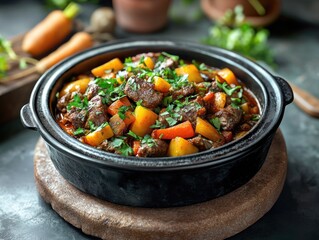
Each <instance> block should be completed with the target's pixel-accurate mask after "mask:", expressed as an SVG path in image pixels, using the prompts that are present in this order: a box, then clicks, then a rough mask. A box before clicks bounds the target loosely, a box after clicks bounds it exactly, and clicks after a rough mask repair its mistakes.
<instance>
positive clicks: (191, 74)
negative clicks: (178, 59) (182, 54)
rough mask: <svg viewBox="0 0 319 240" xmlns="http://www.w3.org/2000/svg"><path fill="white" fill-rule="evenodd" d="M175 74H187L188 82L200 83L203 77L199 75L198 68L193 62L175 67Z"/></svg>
mask: <svg viewBox="0 0 319 240" xmlns="http://www.w3.org/2000/svg"><path fill="white" fill-rule="evenodd" d="M175 72H176V74H177V75H179V76H181V75H188V81H189V82H195V83H200V82H203V81H204V79H203V78H202V76H201V75H200V72H199V70H198V68H197V67H196V66H195V65H194V64H188V65H184V66H181V67H179V68H176V69H175Z"/></svg>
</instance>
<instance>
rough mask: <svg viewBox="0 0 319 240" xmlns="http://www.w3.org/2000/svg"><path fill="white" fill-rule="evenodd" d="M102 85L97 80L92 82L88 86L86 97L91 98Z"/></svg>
mask: <svg viewBox="0 0 319 240" xmlns="http://www.w3.org/2000/svg"><path fill="white" fill-rule="evenodd" d="M99 90H100V87H99V86H98V85H97V84H96V83H95V82H93V81H92V82H90V83H89V85H88V88H87V89H86V97H87V99H88V100H91V99H92V98H93V97H94V96H96V95H97V94H98V92H99Z"/></svg>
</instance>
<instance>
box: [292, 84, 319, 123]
mask: <svg viewBox="0 0 319 240" xmlns="http://www.w3.org/2000/svg"><path fill="white" fill-rule="evenodd" d="M289 84H290V86H291V88H292V90H293V92H294V103H295V104H296V105H297V106H298V107H299V108H300V109H301V110H302V111H304V112H305V113H307V114H309V115H310V116H312V117H316V118H319V99H318V98H316V97H315V96H313V95H311V94H310V93H308V92H306V91H304V90H302V89H300V88H299V87H297V86H296V85H294V84H292V83H289Z"/></svg>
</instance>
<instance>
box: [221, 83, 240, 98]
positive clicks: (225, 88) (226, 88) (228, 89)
mask: <svg viewBox="0 0 319 240" xmlns="http://www.w3.org/2000/svg"><path fill="white" fill-rule="evenodd" d="M216 82H217V86H218V87H219V88H220V89H222V90H223V91H224V92H225V93H226V94H227V95H228V96H231V95H232V94H233V93H234V92H235V91H236V90H238V89H241V86H236V87H233V88H232V87H231V86H229V85H228V84H227V83H226V82H223V83H220V82H219V81H217V80H216Z"/></svg>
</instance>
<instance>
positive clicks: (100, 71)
mask: <svg viewBox="0 0 319 240" xmlns="http://www.w3.org/2000/svg"><path fill="white" fill-rule="evenodd" d="M123 67H124V65H123V63H122V62H121V60H120V59H119V58H114V59H112V60H110V61H108V62H107V63H104V64H103V65H101V66H98V67H96V68H93V69H92V71H91V72H92V74H93V75H94V76H95V77H102V76H103V75H104V74H105V73H106V72H107V71H112V72H113V71H114V72H117V71H119V70H121V69H122V68H123Z"/></svg>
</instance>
